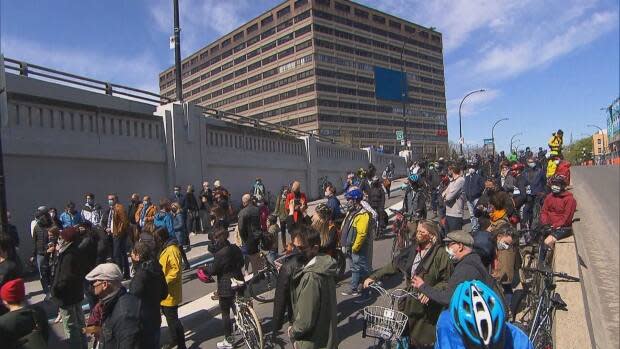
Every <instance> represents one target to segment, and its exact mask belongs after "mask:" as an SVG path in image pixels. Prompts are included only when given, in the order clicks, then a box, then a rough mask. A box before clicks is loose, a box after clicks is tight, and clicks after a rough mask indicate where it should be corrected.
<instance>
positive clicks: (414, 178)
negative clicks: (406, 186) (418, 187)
mask: <svg viewBox="0 0 620 349" xmlns="http://www.w3.org/2000/svg"><path fill="white" fill-rule="evenodd" d="M409 180H410V181H411V182H413V183H415V182H417V181H419V180H420V176H419V175H418V174H417V173H412V174H410V175H409Z"/></svg>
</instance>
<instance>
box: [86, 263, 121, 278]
mask: <svg viewBox="0 0 620 349" xmlns="http://www.w3.org/2000/svg"><path fill="white" fill-rule="evenodd" d="M86 280H88V281H95V280H102V281H123V273H121V269H120V268H119V267H118V265H116V264H114V263H103V264H99V265H98V266H96V267H95V268H94V269H93V270H91V271H90V273H88V274H87V275H86Z"/></svg>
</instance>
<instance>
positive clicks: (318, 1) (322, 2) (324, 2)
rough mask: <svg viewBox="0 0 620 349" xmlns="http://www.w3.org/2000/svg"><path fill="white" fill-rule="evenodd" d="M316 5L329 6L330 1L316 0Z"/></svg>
mask: <svg viewBox="0 0 620 349" xmlns="http://www.w3.org/2000/svg"><path fill="white" fill-rule="evenodd" d="M316 3H317V4H319V5H323V6H329V3H330V0H316Z"/></svg>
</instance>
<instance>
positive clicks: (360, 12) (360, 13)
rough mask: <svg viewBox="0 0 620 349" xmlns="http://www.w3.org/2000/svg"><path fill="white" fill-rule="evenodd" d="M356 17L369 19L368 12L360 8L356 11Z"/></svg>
mask: <svg viewBox="0 0 620 349" xmlns="http://www.w3.org/2000/svg"><path fill="white" fill-rule="evenodd" d="M354 13H355V15H356V16H357V17H361V18H366V19H368V12H366V11H364V10H360V9H359V8H356V9H355V11H354Z"/></svg>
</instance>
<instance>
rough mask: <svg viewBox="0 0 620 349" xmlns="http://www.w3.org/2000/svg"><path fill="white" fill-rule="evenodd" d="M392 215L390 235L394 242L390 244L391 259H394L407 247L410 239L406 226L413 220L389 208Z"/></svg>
mask: <svg viewBox="0 0 620 349" xmlns="http://www.w3.org/2000/svg"><path fill="white" fill-rule="evenodd" d="M390 211H392V213H394V221H393V222H392V233H393V234H394V242H393V243H392V259H394V257H396V256H397V255H398V254H399V253H400V252H401V251H402V250H404V249H405V248H407V247H409V245H410V244H411V239H409V230H408V227H407V224H408V223H409V222H410V221H412V220H413V217H412V216H411V215H410V214H408V213H406V212H403V211H402V210H395V209H392V208H390Z"/></svg>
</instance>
